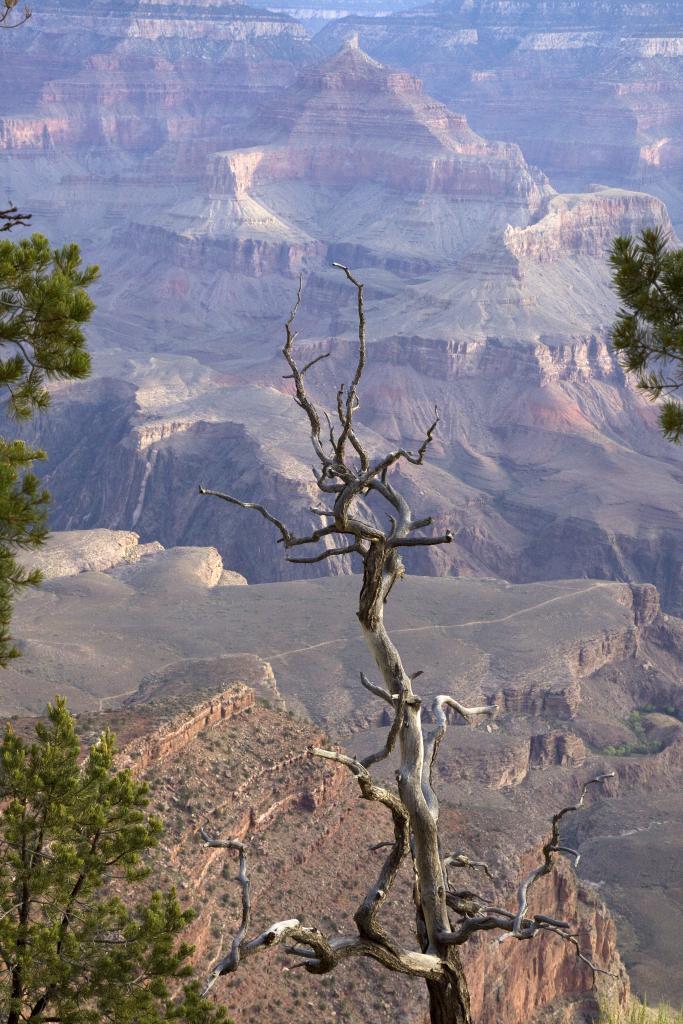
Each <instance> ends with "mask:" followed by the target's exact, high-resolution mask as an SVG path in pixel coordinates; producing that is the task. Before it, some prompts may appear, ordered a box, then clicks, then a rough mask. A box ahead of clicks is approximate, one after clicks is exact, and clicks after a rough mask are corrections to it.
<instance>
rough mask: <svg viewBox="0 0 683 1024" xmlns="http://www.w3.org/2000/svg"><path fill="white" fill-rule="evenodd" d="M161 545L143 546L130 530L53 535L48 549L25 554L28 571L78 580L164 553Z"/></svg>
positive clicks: (85, 531) (22, 557)
mask: <svg viewBox="0 0 683 1024" xmlns="http://www.w3.org/2000/svg"><path fill="white" fill-rule="evenodd" d="M163 550H164V549H163V547H162V546H161V544H159V543H158V542H151V543H149V544H141V543H140V537H139V535H138V534H137V533H132V532H130V531H127V530H68V531H62V532H59V533H52V534H50V536H49V537H48V539H47V542H46V543H45V545H44V547H41V548H39V549H37V550H35V551H31V552H27V553H26V554H22V556H21V561H22V564H23V565H24V566H25V567H26V568H27V569H38V570H39V571H40V572H41V573H42V576H43V578H44V579H46V580H53V579H59V578H60V577H63V576H76V575H78V573H81V572H107V571H108V570H110V569H113V568H115V567H116V566H119V565H121V564H135V563H136V562H139V561H140V559H141V558H145V557H147V556H148V555H153V554H157V553H158V552H161V551H163Z"/></svg>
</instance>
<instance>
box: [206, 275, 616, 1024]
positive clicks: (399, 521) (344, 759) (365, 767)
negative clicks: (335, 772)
mask: <svg viewBox="0 0 683 1024" xmlns="http://www.w3.org/2000/svg"><path fill="white" fill-rule="evenodd" d="M334 266H335V267H337V268H338V269H339V270H340V271H341V272H342V273H344V274H345V275H346V278H347V279H348V281H349V282H350V283H351V285H353V287H354V288H355V289H356V293H357V314H358V355H357V362H356V367H355V372H354V374H353V378H352V380H351V381H350V383H349V384H348V385H347V386H345V385H342V386H341V387H340V388H339V389H338V391H337V394H336V401H335V411H334V417H333V416H330V415H329V413H327V412H325V411H324V410H321V409H320V408H319V407H318V405H317V404H316V403H315V402H314V401H313V400H312V399H311V397H310V395H309V393H308V391H307V389H306V383H305V378H306V374H307V373H308V372H309V371H310V370H311V369H312V368H313V366H315V365H316V363H318V362H319V361H320V360H322V359H325V358H327V357H328V356H329V355H330V353H329V352H328V353H325V354H323V355H319V356H317V357H316V358H315V359H312V360H310V361H309V362H307V363H305V365H302V366H300V365H299V363H298V361H297V359H296V357H295V355H294V342H295V339H296V333H295V331H294V321H295V318H296V314H297V312H298V309H299V305H300V301H301V282H299V289H298V293H297V298H296V303H295V305H294V308H293V310H292V312H291V314H290V316H289V319H288V320H287V323H286V324H285V345H284V348H283V350H282V351H283V355H284V357H285V360H286V361H287V363H288V365H289V369H290V373H289V374H288V375H287V377H288V378H290V379H291V380H293V382H294V400H295V402H296V404H297V405H298V406H299V407H300V408H301V409H302V410H303V412H304V414H305V415H306V417H307V419H308V425H309V428H310V437H311V444H312V446H313V451H314V453H315V456H316V460H317V465H316V466H315V467H314V469H313V472H314V474H315V480H316V483H317V486H318V489H319V490H320V492H321V494H322V496H323V504H322V505H321V506H316V507H314V508H312V509H311V510H310V511H311V513H312V514H313V515H314V516H316V517H318V518H319V519H320V520H321V521H322V525H321V526H319V527H318V528H317V529H313V530H312V531H311V533H309V534H307V535H305V536H296V535H295V534H294V533H293V532H292V531H291V530H290V529H288V527H287V526H286V525H285V524H284V523H283V522H282V521H281V520H280V519H278V518H277V516H275V515H274V514H273V513H272V512H271V511H270V510H269V509H267V508H266V507H265V506H263V505H261V504H257V503H256V502H250V501H244V500H242V499H240V498H236V497H234V496H232V495H230V494H224V493H222V492H219V491H213V490H207V489H206V488H204V487H200V488H199V490H200V494H208V495H213V496H214V497H216V498H220V499H222V500H223V501H226V502H228V503H230V504H231V505H236V506H238V507H239V508H243V509H252V510H254V511H255V512H258V513H259V514H260V515H261V516H263V517H264V518H265V519H267V520H268V522H269V523H271V524H272V525H273V526H274V527H275V528H276V529H277V530H278V531H279V534H280V538H279V543H282V544H283V545H284V548H285V550H286V551H287V552H289V554H288V555H287V559H288V561H290V562H297V563H313V562H320V561H322V560H323V559H327V558H334V557H337V556H340V555H357V556H358V557H359V558H360V560H361V562H362V567H363V581H362V585H361V589H360V599H359V604H358V612H357V615H358V619H359V622H360V625H361V629H362V631H363V634H364V636H365V639H366V641H367V644H368V647H369V649H370V652H371V654H372V656H373V658H374V661H375V664H376V666H377V669H378V672H379V674H380V677H381V680H382V685H376V684H374V683H372V682H370V680H368V679H367V678H366V677H365V675H363V674H361V683H362V685H363V686H364V687H365V689H366V690H369V691H370V692H371V693H372V694H373V695H374V696H375V697H377V698H378V699H379V700H382V701H384V702H385V703H386V704H387V705H388V706H389V707H390V708H391V711H392V724H391V726H390V728H389V730H388V734H387V737H386V742H385V744H384V747H383V748H382V749H381V750H379V751H377V752H376V753H375V754H372V755H371V756H369V757H366V758H365V759H364V760H362V761H360V760H357V759H356V758H354V757H349V756H347V755H345V754H342V753H339V752H337V751H334V750H322V749H319V748H314V749H312V750H311V751H310V753H311V756H312V757H316V758H326V759H328V760H331V761H336V762H338V763H339V764H341V765H343V766H344V767H345V768H346V769H348V771H349V772H350V773H351V774H352V775H353V776H354V777H355V779H356V781H357V783H358V787H359V789H360V792H361V795H362V797H363V798H364V799H366V800H370V801H374V802H376V803H379V804H383V805H384V806H385V807H386V808H387V810H388V811H389V813H390V815H391V818H392V820H393V831H394V839H393V841H392V842H390V843H380V844H378V847H377V848H380V847H382V846H385V847H388V853H387V854H386V858H385V860H384V863H383V866H382V869H381V871H380V873H379V876H378V878H377V880H376V882H375V883H374V884H373V885H372V886H371V888H370V889H369V890H368V892H367V893H366V894H365V896H364V897H363V899H362V902H361V903H360V905H359V907H358V909H357V911H356V913H355V915H354V921H355V925H356V929H357V934H355V935H348V936H341V937H340V936H339V935H334V936H333V937H327V936H325V935H324V934H323V932H322V931H320V930H319V929H317V928H311V927H306V926H304V925H303V924H302V923H301V922H300V921H299V920H297V919H294V918H293V919H289V920H283V921H278V922H276V923H274V924H272V925H271V926H270V927H269V928H268V929H266V931H264V932H262V933H261V934H260V935H257V936H255V937H251V938H250V937H249V935H248V932H249V925H250V916H251V896H250V887H249V878H248V874H247V854H246V850H245V848H244V845H243V844H242V843H241V842H239V841H237V840H233V839H220V838H214V837H212V836H210V835H209V834H208V833H207V832H206V831H205V830H202V837H203V839H204V841H205V842H206V843H207V844H208V845H209V846H219V847H224V848H226V849H228V850H235V851H237V852H238V853H239V862H240V866H239V875H238V881H239V883H240V886H241V890H242V921H241V924H240V926H239V929H238V931H237V933H236V934H235V937H234V940H233V942H232V947H231V950H230V953H229V954H228V955H227V956H225V957H223V958H222V959H221V960H220V961H219V962H218V963H217V964H216V965H215V966H214V968H213V970H212V973H211V977H210V979H209V982H208V985H207V990H208V989H209V988H211V987H212V986H213V984H214V983H215V981H216V980H217V979H218V978H219V977H221V976H222V975H224V974H228V973H230V972H232V971H235V970H236V969H237V967H238V966H239V965H240V963H241V962H242V961H243V960H246V959H247V958H248V957H250V956H252V955H253V954H255V953H257V952H259V951H262V950H264V949H266V948H268V947H271V946H276V945H279V944H283V943H284V944H285V948H286V950H287V952H288V953H291V954H292V955H293V956H295V957H298V958H300V962H301V964H302V966H304V968H305V969H306V970H307V971H308V972H309V973H311V974H325V973H327V972H328V971H332V970H334V968H335V967H337V966H338V965H339V964H340V963H342V962H343V961H345V960H348V959H349V958H351V957H369V958H370V959H372V960H375V961H377V962H378V963H380V964H381V965H382V966H383V967H385V968H387V969H388V970H390V971H396V972H399V973H402V974H407V975H412V976H414V977H417V978H423V979H424V981H425V982H426V984H427V988H428V991H429V1005H430V1014H431V1021H432V1022H433V1024H471V1015H470V1000H469V994H468V988H467V981H466V978H465V974H464V971H463V967H462V962H461V958H460V947H461V946H462V945H463V944H464V943H465V942H467V941H468V940H469V939H470V938H471V937H472V936H473V935H476V934H477V933H478V932H481V931H491V930H498V931H500V932H501V933H508V934H509V936H510V937H513V938H514V939H517V940H520V941H526V940H529V939H532V938H533V937H534V936H535V935H537V934H538V933H539V932H544V931H546V932H552V933H553V934H554V935H556V936H559V937H560V938H562V939H564V940H565V941H567V942H569V943H571V944H572V945H573V946H574V949H575V952H576V954H577V956H579V957H580V959H581V960H583V961H584V962H585V963H586V964H587V965H588V967H589V968H590V969H591V970H592V971H593V972H596V971H600V972H601V973H609V972H608V971H605V970H604V969H603V968H599V967H597V966H596V965H594V964H593V963H591V962H590V960H589V959H588V957H587V956H586V955H585V954H584V953H583V952H582V950H581V949H580V947H579V942H578V938H577V936H576V935H575V934H574V933H573V932H572V930H571V925H570V923H569V922H567V921H562V920H558V919H556V918H553V917H549V916H547V915H544V914H534V913H532V912H531V911H530V909H529V900H530V896H531V892H532V889H533V887H534V885H535V883H536V882H537V881H538V879H539V878H541V877H542V876H543V875H546V874H548V873H549V872H550V871H551V869H552V864H553V859H554V857H555V856H556V855H557V854H560V853H565V854H568V855H570V856H571V857H573V858H574V860H575V862H578V854H577V853H576V851H574V850H570V849H568V848H566V847H564V846H563V845H562V844H561V842H560V836H559V825H560V821H561V820H562V818H563V817H564V816H565V815H566V814H567V813H568V812H569V811H573V810H576V809H577V808H578V807H580V806H581V805H582V804H583V801H584V798H585V795H586V792H587V790H588V788H589V787H590V786H592V785H600V784H601V783H602V781H603V780H604V779H606V778H608V776H606V775H600V776H598V777H597V778H594V779H591V780H590V781H589V782H587V783H586V784H585V785H584V787H583V790H582V792H581V794H580V798H579V800H578V801H577V803H576V804H575V805H574V806H572V807H565V808H564V809H563V810H561V811H560V812H559V813H558V814H556V815H555V816H554V818H553V819H552V827H551V835H550V838H549V840H548V842H547V843H546V844H545V846H544V847H543V855H542V859H541V863H540V864H539V866H538V867H537V868H535V869H534V870H533V871H532V872H530V873H529V874H528V875H527V876H526V878H524V879H523V881H522V882H521V884H520V885H519V889H518V893H517V901H516V906H515V907H514V908H513V909H507V908H504V907H498V906H491V905H489V903H488V902H487V900H486V899H485V898H484V897H478V896H477V895H476V894H473V893H471V892H464V891H458V890H457V889H456V888H454V887H453V886H452V885H451V884H450V881H449V868H452V867H453V866H454V865H459V866H461V867H470V868H475V867H481V868H482V869H483V870H488V869H487V868H486V865H484V864H482V863H475V862H473V861H470V860H469V859H468V858H467V857H465V856H464V855H462V854H456V853H454V854H445V853H444V849H443V845H442V841H441V838H440V835H439V803H438V800H437V795H436V792H435V790H434V784H433V770H434V765H435V763H436V759H437V755H438V752H439V746H440V744H441V742H442V740H443V738H444V736H445V733H446V730H447V727H448V711H449V709H450V710H452V711H453V712H454V713H455V714H456V715H459V716H461V717H462V718H463V719H464V720H465V721H466V722H470V721H472V720H473V719H477V718H479V717H480V716H490V715H493V714H494V713H495V711H496V706H495V705H493V704H483V705H482V706H478V707H466V706H464V705H463V704H462V703H460V701H458V700H456V699H455V697H453V696H450V695H445V694H444V695H441V696H437V697H436V698H435V700H434V703H433V707H432V718H433V723H434V724H433V725H432V726H431V727H427V726H426V725H425V724H423V722H422V707H421V704H422V702H421V699H420V697H419V695H418V694H417V693H416V692H415V691H414V689H413V681H414V679H415V678H416V677H417V675H419V674H420V673H417V674H416V675H413V676H412V677H411V676H410V675H409V674H408V673H407V672H406V670H405V668H404V666H403V662H402V660H401V657H400V655H399V652H398V650H397V649H396V647H395V645H394V643H393V641H392V640H391V638H390V636H389V633H388V632H387V629H386V627H385V624H384V605H385V604H386V601H387V598H388V597H389V594H390V593H391V590H392V587H393V586H394V583H396V581H397V580H398V579H399V578H400V577H401V576H402V575H403V574H404V567H403V563H402V560H401V551H402V549H404V548H408V547H421V546H428V545H438V544H450V543H451V541H452V540H453V534H452V533H451V532H450V531H446V533H444V534H442V535H430V534H425V533H424V532H423V531H425V530H427V529H428V528H429V527H430V526H431V525H432V520H431V519H430V518H423V519H414V518H413V515H412V512H411V510H410V508H409V506H408V503H407V502H406V500H405V498H404V497H403V496H402V494H401V493H400V491H399V490H398V489H397V488H396V487H395V486H394V484H393V483H392V481H391V470H392V468H394V467H395V466H397V465H398V464H399V463H401V462H409V463H412V465H414V466H420V465H422V463H423V461H424V459H425V456H426V454H427V451H428V449H429V445H430V443H431V441H432V438H433V436H434V431H435V430H436V427H437V424H438V422H439V417H438V412H437V411H436V410H435V414H434V419H433V422H432V423H431V424H430V426H429V428H428V429H427V431H426V434H425V437H424V440H423V441H422V443H421V444H420V446H419V447H418V448H417V450H416V451H411V450H408V449H406V448H397V449H396V450H395V451H391V452H389V453H388V454H386V455H384V456H383V457H381V458H377V457H373V456H371V454H370V452H369V451H368V449H367V447H366V446H365V444H364V443H363V440H362V439H361V437H360V436H359V433H358V430H357V425H356V421H355V418H354V417H355V413H356V411H357V410H358V406H359V398H358V387H359V384H360V381H361V378H362V375H363V370H364V368H365V362H366V354H367V352H366V324H365V310H364V302H363V285H362V284H361V283H360V282H359V281H358V280H357V279H356V278H355V277H354V275H353V274H352V273H351V272H350V271H349V269H348V268H347V267H345V266H342V265H341V264H337V263H335V264H334ZM333 419H334V420H336V422H333ZM373 502H374V503H375V504H376V503H378V502H379V503H382V504H383V505H384V508H385V510H386V513H387V517H388V525H387V526H381V525H379V520H378V516H377V515H376V514H375V513H374V511H373V505H372V503H373ZM309 545H317V550H315V549H314V551H313V553H310V554H306V553H301V554H297V553H296V552H297V551H299V550H300V549H304V550H305V549H306V548H307V547H308V546H309ZM395 747H398V758H399V766H398V769H397V771H396V789H395V790H394V789H389V788H387V787H386V786H384V785H380V784H379V783H378V782H377V781H376V780H375V778H373V776H372V774H371V773H370V770H369V769H370V767H371V766H372V765H374V764H377V763H378V762H380V761H383V760H384V759H385V758H387V757H389V755H390V754H391V753H392V751H393V750H394V748H395ZM407 857H408V858H410V859H411V860H412V867H413V877H414V893H413V895H414V901H415V914H416V926H415V931H416V943H415V945H416V948H415V949H406V948H404V947H403V946H402V945H401V944H400V943H398V942H397V941H396V940H395V939H394V938H393V937H392V936H391V934H390V933H389V931H388V930H387V928H386V926H385V925H384V924H383V923H382V922H381V921H380V916H381V911H382V908H383V906H384V904H385V902H386V900H387V897H388V896H389V893H390V891H391V887H392V885H393V883H394V880H395V879H396V876H397V873H398V871H399V868H400V867H401V864H402V863H403V861H404V859H405V858H407Z"/></svg>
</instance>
